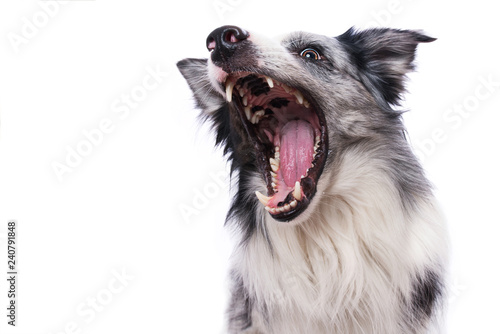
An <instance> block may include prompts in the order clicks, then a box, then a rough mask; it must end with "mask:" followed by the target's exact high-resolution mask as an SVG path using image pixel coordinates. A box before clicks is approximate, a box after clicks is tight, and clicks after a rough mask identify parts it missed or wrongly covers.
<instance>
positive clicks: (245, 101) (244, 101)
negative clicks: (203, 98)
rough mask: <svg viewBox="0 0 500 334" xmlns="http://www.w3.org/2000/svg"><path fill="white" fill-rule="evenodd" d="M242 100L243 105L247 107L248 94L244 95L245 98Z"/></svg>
mask: <svg viewBox="0 0 500 334" xmlns="http://www.w3.org/2000/svg"><path fill="white" fill-rule="evenodd" d="M241 101H242V102H243V105H244V106H245V107H246V106H247V105H248V96H247V95H245V96H243V99H242V100H241ZM229 102H231V101H229Z"/></svg>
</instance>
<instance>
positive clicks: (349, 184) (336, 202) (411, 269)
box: [233, 152, 446, 334]
mask: <svg viewBox="0 0 500 334" xmlns="http://www.w3.org/2000/svg"><path fill="white" fill-rule="evenodd" d="M383 164H384V161H383V160H382V159H377V158H376V157H372V156H366V155H365V156H363V155H359V154H357V153H356V152H349V153H347V154H345V156H344V157H343V159H342V162H341V163H340V166H339V168H338V170H337V171H336V172H330V173H328V172H325V173H324V174H323V176H322V178H321V181H320V183H319V188H318V193H317V195H316V196H317V197H316V198H315V200H314V201H313V203H316V204H315V205H311V208H309V209H308V210H309V212H307V214H306V213H304V214H305V215H306V216H308V217H307V219H306V220H305V221H303V222H301V223H300V224H293V225H288V224H283V223H280V222H276V221H274V220H273V219H272V218H271V217H270V215H268V214H267V213H266V212H265V211H264V210H263V209H262V210H260V211H259V213H258V215H259V217H258V218H259V221H260V222H261V224H264V225H265V226H266V227H267V231H268V238H269V239H270V241H271V244H272V245H273V248H272V250H271V249H270V247H269V243H268V241H267V240H266V239H265V238H264V237H263V236H262V235H261V234H259V233H255V234H254V235H253V237H252V239H251V240H250V241H249V242H248V244H246V245H245V246H241V247H240V248H239V249H237V251H236V253H235V254H234V258H233V266H234V267H235V268H236V269H237V271H239V272H240V273H241V277H242V279H243V282H244V285H245V287H246V288H247V289H248V290H249V293H250V295H252V296H254V297H255V299H256V309H255V310H254V312H253V314H252V315H253V317H252V319H253V326H252V328H251V329H249V330H248V332H245V333H265V334H267V333H273V334H281V333H286V334H295V333H296V334H304V333H314V334H321V333H349V334H356V333H380V334H401V333H405V334H406V333H413V332H404V331H403V329H402V328H401V327H399V326H398V323H400V322H401V321H400V319H401V318H402V314H400V312H401V310H402V309H401V305H400V293H403V294H404V295H405V296H409V295H410V294H411V283H412V281H413V279H414V278H415V276H416V275H418V274H422V273H423V271H424V270H425V268H429V266H431V268H439V269H437V270H438V271H439V272H441V271H442V266H443V264H444V263H442V260H441V259H442V256H441V254H445V253H446V244H445V243H444V242H443V240H446V238H445V235H446V233H445V227H444V225H443V219H442V217H441V215H440V213H439V211H438V209H437V207H436V205H435V203H434V201H433V199H422V200H421V202H420V203H419V205H418V206H417V207H416V208H414V209H412V211H411V212H410V214H408V212H405V211H404V209H403V208H402V205H401V202H400V199H399V195H398V194H397V193H396V190H395V188H394V187H393V186H391V182H390V180H388V179H387V176H386V175H385V173H384V172H383V170H384V168H383V167H384V166H383ZM255 183H256V184H260V185H261V187H262V181H261V179H260V178H259V176H258V175H256V178H255ZM429 259H431V263H429ZM433 259H434V260H433ZM432 261H434V262H432ZM258 307H265V308H266V309H267V312H268V313H269V314H270V317H269V318H270V319H268V326H269V328H271V329H270V330H269V331H266V330H264V328H262V327H260V326H261V325H259V323H261V324H262V323H263V322H265V321H266V320H264V319H261V316H260V314H259V312H258ZM305 319H308V320H305ZM406 330H408V329H406ZM416 333H422V332H416Z"/></svg>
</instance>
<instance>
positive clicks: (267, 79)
mask: <svg viewBox="0 0 500 334" xmlns="http://www.w3.org/2000/svg"><path fill="white" fill-rule="evenodd" d="M266 81H267V84H268V85H269V87H271V88H273V87H274V83H273V79H271V78H269V77H266Z"/></svg>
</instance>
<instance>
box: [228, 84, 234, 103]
mask: <svg viewBox="0 0 500 334" xmlns="http://www.w3.org/2000/svg"><path fill="white" fill-rule="evenodd" d="M233 87H234V82H233V81H231V80H229V82H228V83H226V100H227V102H231V101H232V99H233Z"/></svg>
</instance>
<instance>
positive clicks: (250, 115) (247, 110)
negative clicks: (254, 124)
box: [245, 106, 252, 120]
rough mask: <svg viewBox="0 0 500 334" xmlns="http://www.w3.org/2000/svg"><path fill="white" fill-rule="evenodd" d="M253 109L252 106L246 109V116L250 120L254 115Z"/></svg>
mask: <svg viewBox="0 0 500 334" xmlns="http://www.w3.org/2000/svg"><path fill="white" fill-rule="evenodd" d="M250 111H251V108H250V106H248V107H245V115H246V116H247V119H248V120H250V119H251V118H252V114H251V113H250Z"/></svg>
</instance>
